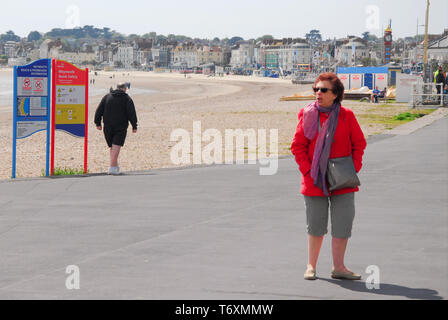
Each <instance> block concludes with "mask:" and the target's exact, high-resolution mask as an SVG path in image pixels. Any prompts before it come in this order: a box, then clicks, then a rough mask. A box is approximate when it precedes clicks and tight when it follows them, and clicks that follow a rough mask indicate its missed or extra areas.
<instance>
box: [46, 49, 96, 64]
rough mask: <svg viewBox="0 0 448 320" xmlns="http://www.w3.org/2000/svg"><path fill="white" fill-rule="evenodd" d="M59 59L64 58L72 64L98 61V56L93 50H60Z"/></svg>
mask: <svg viewBox="0 0 448 320" xmlns="http://www.w3.org/2000/svg"><path fill="white" fill-rule="evenodd" d="M54 58H56V59H59V60H64V61H67V62H70V63H72V64H76V65H79V64H83V63H85V62H91V61H98V56H97V54H96V53H93V52H59V53H58V55H57V57H54Z"/></svg>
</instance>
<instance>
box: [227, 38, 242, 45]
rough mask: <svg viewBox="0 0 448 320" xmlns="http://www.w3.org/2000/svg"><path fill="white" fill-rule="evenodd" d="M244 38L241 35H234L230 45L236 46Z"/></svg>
mask: <svg viewBox="0 0 448 320" xmlns="http://www.w3.org/2000/svg"><path fill="white" fill-rule="evenodd" d="M243 40H244V39H243V38H241V37H233V38H231V39H230V40H229V43H228V44H229V46H234V45H235V44H236V43H237V42H238V41H243Z"/></svg>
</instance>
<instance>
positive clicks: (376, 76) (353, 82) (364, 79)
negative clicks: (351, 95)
mask: <svg viewBox="0 0 448 320" xmlns="http://www.w3.org/2000/svg"><path fill="white" fill-rule="evenodd" d="M337 75H338V77H339V79H340V80H341V82H342V83H343V84H344V88H345V89H346V90H348V89H359V88H361V87H368V88H369V89H373V88H375V87H376V86H378V88H384V87H387V85H388V82H387V81H388V68H387V67H347V68H343V67H339V68H338V69H337Z"/></svg>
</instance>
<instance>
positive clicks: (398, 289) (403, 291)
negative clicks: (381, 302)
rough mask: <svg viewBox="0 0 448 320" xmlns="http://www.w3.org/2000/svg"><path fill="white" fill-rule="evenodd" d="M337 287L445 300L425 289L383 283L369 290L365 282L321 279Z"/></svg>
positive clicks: (435, 292)
mask: <svg viewBox="0 0 448 320" xmlns="http://www.w3.org/2000/svg"><path fill="white" fill-rule="evenodd" d="M319 280H324V281H327V282H330V283H333V284H335V285H338V286H340V287H342V288H344V289H349V290H352V291H357V292H368V293H372V294H379V295H385V296H402V297H406V298H409V299H424V300H443V297H441V296H439V295H438V294H439V292H438V291H436V290H432V289H423V288H408V287H404V286H399V285H395V284H388V283H381V284H380V289H368V288H367V287H366V283H365V282H364V281H362V280H361V281H347V280H333V279H325V278H320V277H319Z"/></svg>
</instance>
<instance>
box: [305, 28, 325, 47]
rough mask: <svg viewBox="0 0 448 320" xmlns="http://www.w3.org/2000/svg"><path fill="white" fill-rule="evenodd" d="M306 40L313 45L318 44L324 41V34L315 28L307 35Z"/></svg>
mask: <svg viewBox="0 0 448 320" xmlns="http://www.w3.org/2000/svg"><path fill="white" fill-rule="evenodd" d="M305 38H306V40H308V42H309V43H310V44H312V45H313V46H316V45H318V44H319V43H320V42H321V41H322V36H321V34H320V31H319V30H316V29H313V30H311V31H310V32H309V33H307V34H306V35H305Z"/></svg>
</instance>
